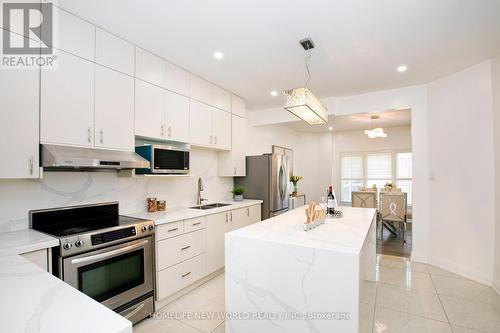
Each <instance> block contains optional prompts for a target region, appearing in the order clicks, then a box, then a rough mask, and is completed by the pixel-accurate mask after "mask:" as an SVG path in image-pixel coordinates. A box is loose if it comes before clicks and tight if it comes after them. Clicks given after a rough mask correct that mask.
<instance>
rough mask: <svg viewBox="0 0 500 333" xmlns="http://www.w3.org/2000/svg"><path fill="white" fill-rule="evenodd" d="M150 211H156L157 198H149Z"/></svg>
mask: <svg viewBox="0 0 500 333" xmlns="http://www.w3.org/2000/svg"><path fill="white" fill-rule="evenodd" d="M146 201H147V203H148V213H153V212H156V198H147V199H146Z"/></svg>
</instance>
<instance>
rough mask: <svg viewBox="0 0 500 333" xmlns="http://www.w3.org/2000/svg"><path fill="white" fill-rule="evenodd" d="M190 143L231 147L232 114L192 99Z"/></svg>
mask: <svg viewBox="0 0 500 333" xmlns="http://www.w3.org/2000/svg"><path fill="white" fill-rule="evenodd" d="M190 112H191V114H190V121H189V124H190V126H189V132H190V137H191V140H190V143H191V144H192V145H195V146H201V147H208V148H216V149H223V150H229V149H231V115H230V114H229V113H228V112H225V111H222V110H219V109H217V108H214V107H212V106H210V105H207V104H205V103H201V102H198V101H196V100H193V99H191V100H190Z"/></svg>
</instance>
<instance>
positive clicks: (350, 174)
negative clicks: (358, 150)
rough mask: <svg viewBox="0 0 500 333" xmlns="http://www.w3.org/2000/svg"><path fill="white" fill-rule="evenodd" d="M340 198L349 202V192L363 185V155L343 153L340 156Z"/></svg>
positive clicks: (357, 189)
mask: <svg viewBox="0 0 500 333" xmlns="http://www.w3.org/2000/svg"><path fill="white" fill-rule="evenodd" d="M340 169H341V178H342V180H341V186H342V189H341V198H343V200H344V199H348V201H347V202H351V192H352V191H359V190H360V189H361V187H362V186H363V173H364V172H363V155H361V154H360V155H344V156H342V158H341V167H340Z"/></svg>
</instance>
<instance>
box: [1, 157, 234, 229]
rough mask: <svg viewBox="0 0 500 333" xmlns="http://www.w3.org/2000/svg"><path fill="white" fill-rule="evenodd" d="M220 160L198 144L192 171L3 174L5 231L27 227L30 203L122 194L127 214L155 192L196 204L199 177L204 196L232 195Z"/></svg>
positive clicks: (90, 200)
mask: <svg viewBox="0 0 500 333" xmlns="http://www.w3.org/2000/svg"><path fill="white" fill-rule="evenodd" d="M217 162H218V159H217V152H215V151H210V150H202V149H195V148H194V149H192V154H191V175H190V176H189V177H155V178H153V177H140V178H119V177H118V176H117V173H116V172H45V174H44V178H43V179H41V180H0V212H1V215H0V232H1V231H12V230H19V229H25V228H27V227H28V221H27V218H28V211H29V210H30V209H41V208H51V207H60V206H71V205H79V204H88V203H95V202H103V201H115V200H117V201H119V202H120V212H121V213H122V214H124V213H131V212H139V211H145V210H146V201H145V200H146V198H147V197H150V196H154V197H157V198H158V199H165V200H167V205H168V207H174V206H186V205H194V204H195V203H196V195H197V188H198V187H197V184H198V177H202V178H203V181H204V185H205V186H204V188H205V191H204V193H203V197H204V198H207V199H209V200H210V201H212V200H214V201H218V200H223V199H227V200H228V199H230V198H231V194H230V193H229V191H230V190H231V188H232V186H233V179H232V178H230V177H229V178H223V177H218V164H217ZM167 209H168V208H167Z"/></svg>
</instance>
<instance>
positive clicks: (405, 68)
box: [398, 65, 408, 73]
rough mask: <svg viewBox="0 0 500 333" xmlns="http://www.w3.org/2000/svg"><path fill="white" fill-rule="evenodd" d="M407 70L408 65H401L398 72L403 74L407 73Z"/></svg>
mask: <svg viewBox="0 0 500 333" xmlns="http://www.w3.org/2000/svg"><path fill="white" fill-rule="evenodd" d="M407 69H408V67H407V66H406V65H401V66H399V67H398V72H400V73H403V72H406V70H407Z"/></svg>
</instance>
